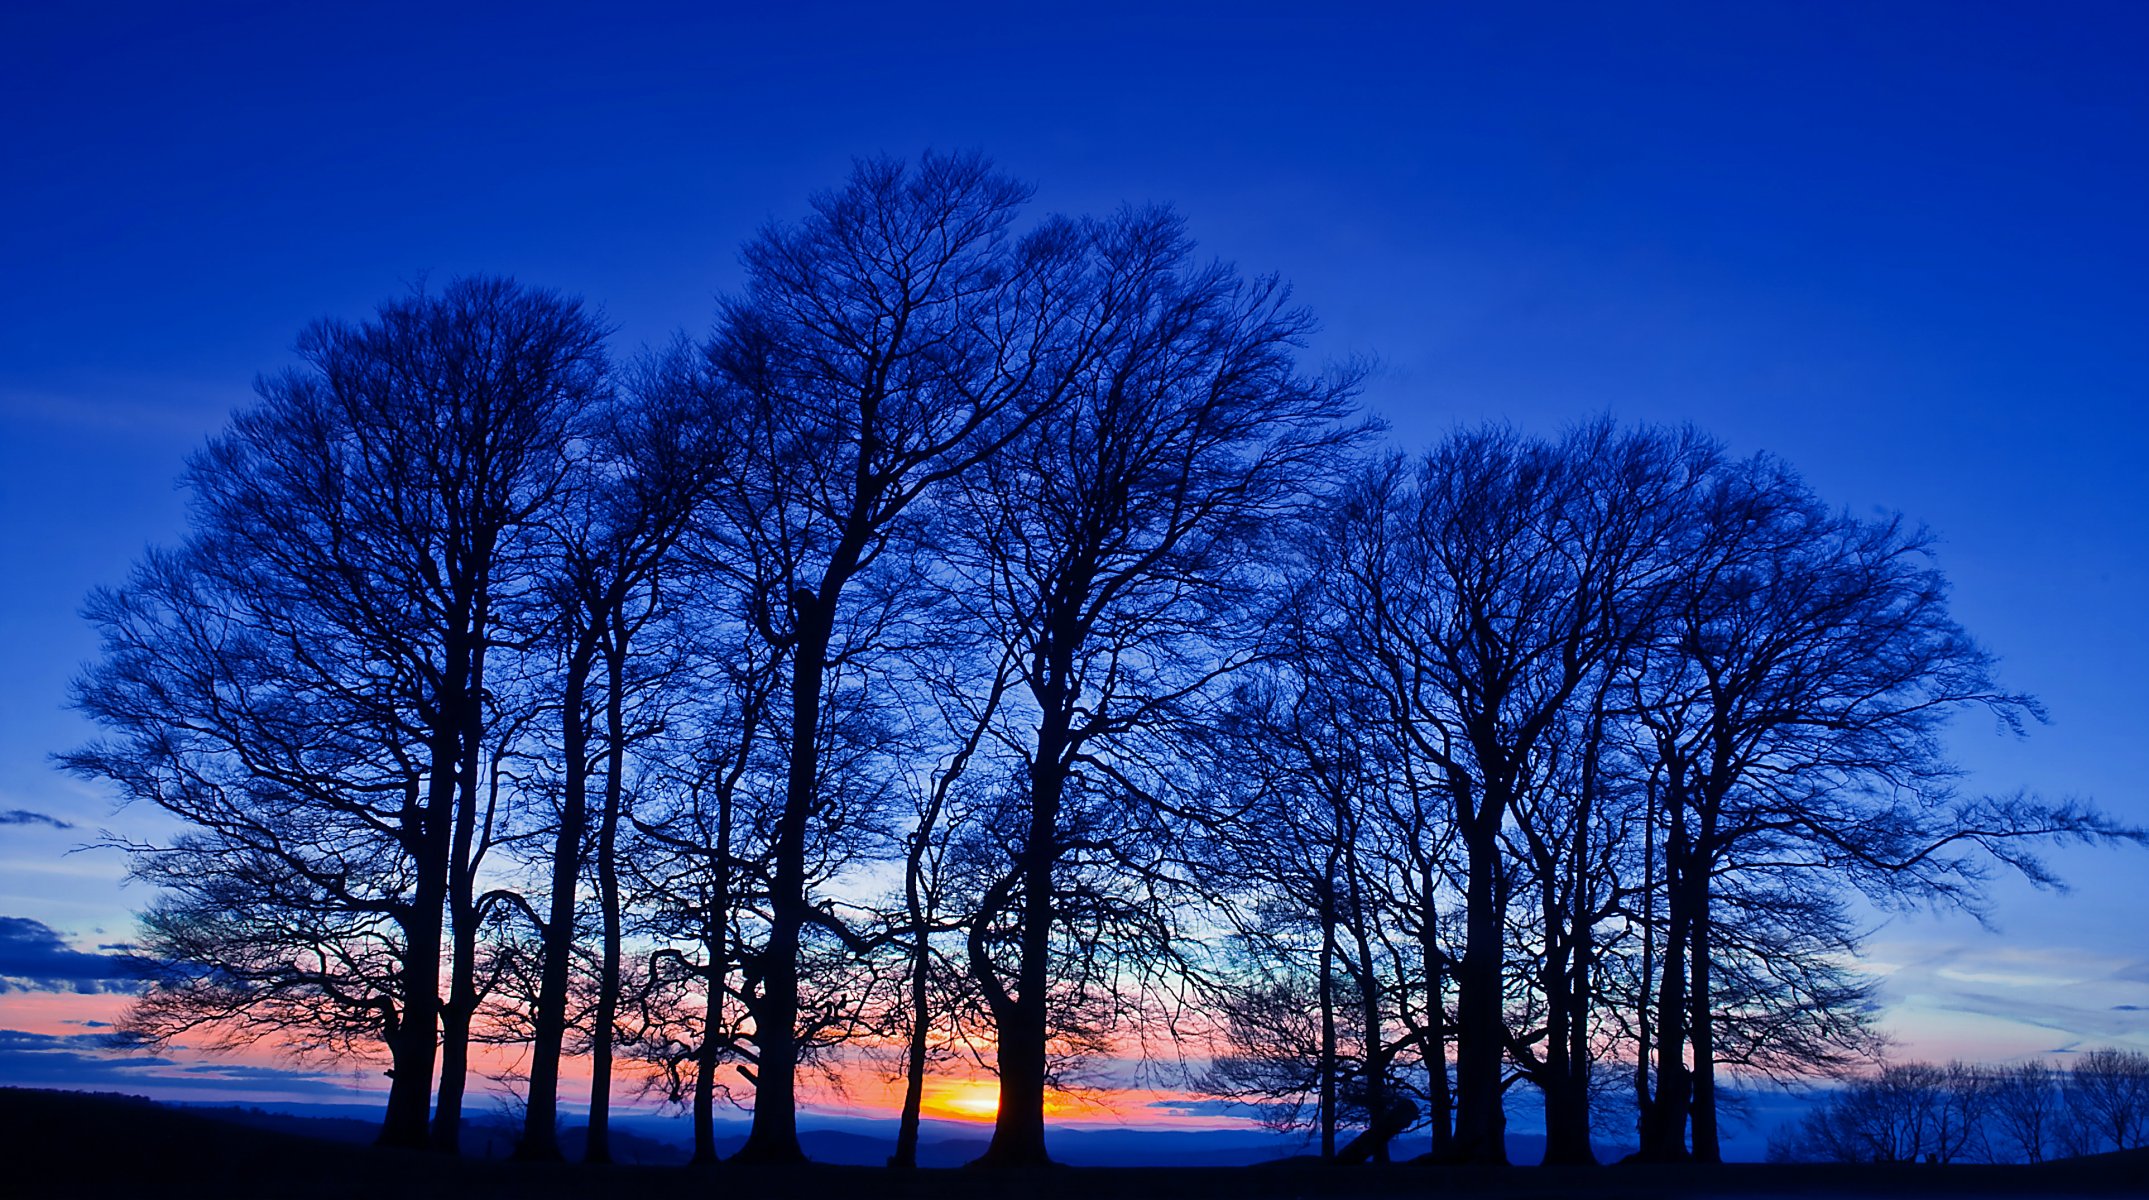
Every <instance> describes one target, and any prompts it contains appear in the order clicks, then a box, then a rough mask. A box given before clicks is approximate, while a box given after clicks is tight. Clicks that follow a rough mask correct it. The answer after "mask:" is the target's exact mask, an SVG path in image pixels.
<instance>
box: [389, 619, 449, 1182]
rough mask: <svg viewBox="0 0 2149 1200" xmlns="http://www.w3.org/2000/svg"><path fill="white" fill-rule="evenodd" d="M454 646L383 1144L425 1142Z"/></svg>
mask: <svg viewBox="0 0 2149 1200" xmlns="http://www.w3.org/2000/svg"><path fill="white" fill-rule="evenodd" d="M459 649H460V646H459V642H458V640H456V639H450V641H449V644H448V653H447V660H448V663H449V672H448V679H447V681H446V686H445V687H444V688H443V689H442V693H443V694H442V696H441V698H440V709H439V712H440V715H439V717H438V718H437V721H438V723H437V725H436V727H435V729H434V732H433V739H432V745H431V746H430V748H429V749H430V753H429V758H430V760H431V761H430V763H429V768H430V769H429V770H428V772H427V777H426V795H425V805H424V807H423V808H421V809H419V810H418V811H417V812H416V813H415V814H413V815H414V817H415V824H416V830H415V832H416V835H417V836H416V838H415V841H416V843H417V845H416V847H415V852H414V853H413V854H412V858H413V859H414V860H415V862H414V864H413V866H414V869H415V872H416V875H417V886H416V887H415V888H414V889H413V895H412V899H411V918H410V920H409V922H408V923H407V924H406V925H405V931H406V936H407V939H408V941H407V944H406V945H405V947H404V953H403V1014H402V1017H401V1019H400V1020H399V1022H398V1026H397V1035H398V1036H397V1039H396V1046H395V1047H394V1049H393V1050H392V1051H391V1056H392V1057H393V1059H394V1063H395V1065H394V1068H393V1070H392V1071H391V1072H390V1078H391V1082H390V1084H389V1087H388V1109H387V1113H386V1114H385V1115H384V1116H383V1118H382V1121H381V1133H380V1138H379V1139H378V1140H379V1143H380V1144H381V1145H383V1146H407V1147H421V1146H425V1145H427V1144H428V1143H429V1141H430V1140H431V1138H430V1130H429V1121H430V1118H431V1116H432V1101H433V1069H434V1067H435V1065H436V1063H437V1059H436V1051H437V1049H438V1046H439V1042H438V1036H439V1031H440V951H441V933H442V919H443V917H444V916H445V915H446V911H447V889H448V858H449V852H450V849H451V848H452V846H453V835H454V813H455V774H456V763H457V762H458V760H459V759H460V758H461V753H460V752H461V747H462V739H461V737H460V735H459V731H458V730H457V728H456V726H455V724H454V723H453V720H454V718H453V716H451V715H450V714H456V713H459V712H460V710H461V707H462V705H461V694H462V692H463V690H464V689H463V686H462V684H463V682H464V679H465V675H464V673H463V671H462V670H460V669H458V664H460V663H463V662H467V660H466V659H464V658H462V656H461V655H460V654H459V653H458V651H459Z"/></svg>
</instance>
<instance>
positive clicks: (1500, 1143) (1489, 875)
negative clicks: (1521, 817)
mask: <svg viewBox="0 0 2149 1200" xmlns="http://www.w3.org/2000/svg"><path fill="white" fill-rule="evenodd" d="M1499 811H1500V810H1499V809H1497V808H1495V807H1494V806H1493V805H1492V804H1491V803H1490V800H1489V798H1488V800H1487V801H1486V802H1485V803H1483V804H1481V806H1480V809H1479V812H1478V813H1477V814H1476V815H1475V816H1474V817H1473V818H1471V819H1469V820H1465V821H1462V822H1459V825H1460V828H1461V833H1462V837H1463V842H1464V846H1465V848H1466V850H1467V853H1468V859H1469V881H1468V888H1467V900H1466V905H1465V912H1464V914H1463V957H1462V962H1461V963H1460V964H1459V965H1458V967H1457V970H1456V972H1455V974H1456V1025H1457V1029H1456V1055H1455V1060H1456V1061H1455V1084H1456V1088H1455V1090H1456V1093H1457V1095H1456V1108H1455V1152H1456V1157H1457V1158H1458V1159H1459V1160H1460V1161H1463V1162H1470V1163H1488V1164H1497V1165H1502V1166H1504V1165H1506V1163H1507V1113H1506V1110H1505V1108H1504V1107H1503V1105H1502V1101H1503V1092H1502V1088H1501V1086H1500V1084H1501V1078H1500V1076H1501V1065H1502V1062H1503V1059H1504V1056H1505V1052H1506V1046H1505V1037H1504V1031H1505V1019H1504V1016H1503V1014H1502V1012H1501V1004H1500V1000H1501V996H1500V991H1501V987H1500V984H1501V979H1500V975H1501V970H1500V968H1501V965H1502V963H1501V959H1502V955H1503V952H1504V951H1503V946H1502V943H1501V939H1502V936H1503V934H1504V932H1505V930H1504V928H1503V926H1504V925H1505V922H1504V921H1503V920H1502V919H1501V913H1500V904H1499V891H1498V886H1497V884H1498V876H1499V871H1500V846H1499V842H1498V833H1499V821H1500V817H1499Z"/></svg>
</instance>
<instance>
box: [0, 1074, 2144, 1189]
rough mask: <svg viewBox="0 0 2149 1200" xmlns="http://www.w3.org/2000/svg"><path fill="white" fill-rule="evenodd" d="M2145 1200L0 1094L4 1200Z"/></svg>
mask: <svg viewBox="0 0 2149 1200" xmlns="http://www.w3.org/2000/svg"><path fill="white" fill-rule="evenodd" d="M2135 1195H2149V1154H2144V1153H2142V1152H2134V1153H2131V1154H2127V1155H2106V1156H2103V1157H2101V1158H2097V1159H2086V1160H2078V1161H2075V1162H2067V1163H2056V1164H2048V1165H2045V1166H2041V1167H2019V1166H2013V1167H1994V1166H1949V1167H1931V1166H1900V1167H1846V1166H1828V1165H1818V1164H1813V1165H1803V1164H1802V1165H1793V1166H1785V1165H1773V1164H1771V1165H1760V1164H1734V1165H1729V1166H1721V1167H1700V1166H1676V1167H1674V1166H1616V1167H1597V1168H1543V1167H1510V1168H1501V1169H1493V1168H1464V1167H1430V1166H1416V1165H1409V1164H1402V1165H1396V1166H1390V1167H1332V1166H1322V1165H1320V1164H1317V1163H1284V1164H1276V1165H1272V1166H1258V1167H1059V1168H1048V1169H1043V1170H1035V1171H964V1170H926V1171H912V1172H894V1171H886V1170H879V1169H876V1168H871V1167H835V1166H810V1167H796V1168H745V1167H730V1166H719V1167H716V1168H714V1169H712V1170H707V1171H693V1170H689V1169H688V1168H684V1167H586V1166H567V1165H544V1164H531V1163H512V1162H499V1161H486V1160H469V1159H444V1158H439V1157H435V1156H432V1155H424V1154H412V1153H406V1152H398V1151H383V1150H374V1149H367V1148H361V1147H353V1146H347V1145H342V1144H339V1143H335V1142H326V1141H319V1140H316V1139H313V1138H309V1137H301V1136H297V1135H293V1134H287V1133H279V1132H275V1131H271V1130H262V1129H254V1128H249V1127H246V1126H242V1125H234V1124H229V1123H226V1122H223V1121H219V1120H216V1119H213V1118H210V1117H206V1116H202V1115H199V1114H195V1113H189V1112H186V1111H183V1110H177V1109H171V1108H165V1107H161V1106H158V1105H154V1104H148V1103H145V1102H141V1101H130V1100H127V1099H125V1098H120V1097H109V1096H90V1095H82V1094H78V1093H70V1092H39V1091H28V1090H19V1089H0V1196H11V1197H12V1196H20V1197H36V1196H70V1197H71V1196H128V1197H147V1198H154V1200H167V1198H172V1197H205V1198H206V1197H219V1198H239V1197H257V1196H259V1197H283V1196H292V1197H306V1198H309V1200H311V1198H315V1197H322V1198H334V1197H354V1198H358V1197H363V1198H366V1200H430V1198H431V1197H456V1198H457V1200H465V1198H467V1200H485V1198H490V1197H500V1198H501V1200H507V1198H510V1197H512V1198H515V1200H550V1198H553V1197H562V1198H564V1197H621V1198H625V1197H637V1198H643V1197H665V1198H666V1200H671V1198H675V1197H676V1198H680V1200H685V1198H688V1197H695V1196H709V1197H724V1198H726V1200H730V1198H732V1197H737V1198H739V1200H749V1198H750V1200H789V1198H792V1197H796V1198H798V1200H848V1198H850V1197H860V1198H876V1200H877V1198H879V1197H893V1198H917V1200H926V1198H932V1200H941V1198H947V1200H970V1198H977V1200H986V1198H990V1197H1003V1196H1005V1197H1014V1198H1017V1200H1205V1198H1207V1197H1220V1198H1228V1200H1267V1198H1271V1197H1274V1198H1277V1200H1296V1198H1301V1197H1335V1198H1338V1200H1343V1198H1347V1197H1358V1196H1366V1197H1385V1196H1439V1197H1480V1196H1530V1197H1559V1196H1592V1197H1596V1196H1601V1197H1632V1198H1635V1200H1641V1198H1645V1197H1654V1196H1665V1197H1697V1198H1701V1197H1737V1196H1829V1197H1876V1198H1877V1197H1888V1198H1893V1197H1935V1198H1938V1197H1951V1196H2023V1197H2030V1196H2135Z"/></svg>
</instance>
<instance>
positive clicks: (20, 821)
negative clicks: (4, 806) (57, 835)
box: [0, 808, 75, 829]
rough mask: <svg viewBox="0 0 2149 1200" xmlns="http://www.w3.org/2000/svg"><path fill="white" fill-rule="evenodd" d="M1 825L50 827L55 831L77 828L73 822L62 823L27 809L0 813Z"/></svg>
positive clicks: (44, 814)
mask: <svg viewBox="0 0 2149 1200" xmlns="http://www.w3.org/2000/svg"><path fill="white" fill-rule="evenodd" d="M0 825H50V826H52V827H53V828H54V829H73V828H74V827H75V823H74V822H73V821H62V820H61V819H59V818H58V817H55V816H51V815H48V814H46V813H41V812H31V811H30V810H29V809H27V808H12V809H9V810H8V811H6V812H0Z"/></svg>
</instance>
